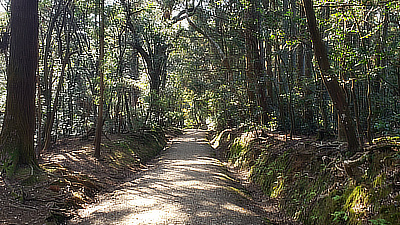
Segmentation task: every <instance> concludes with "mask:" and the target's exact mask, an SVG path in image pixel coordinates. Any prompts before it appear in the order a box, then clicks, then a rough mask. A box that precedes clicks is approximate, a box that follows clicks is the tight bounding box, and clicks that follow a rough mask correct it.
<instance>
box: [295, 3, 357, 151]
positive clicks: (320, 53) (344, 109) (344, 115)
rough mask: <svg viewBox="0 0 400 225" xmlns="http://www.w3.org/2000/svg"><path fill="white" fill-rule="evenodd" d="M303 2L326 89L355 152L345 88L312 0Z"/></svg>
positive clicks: (355, 145)
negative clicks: (332, 64)
mask: <svg viewBox="0 0 400 225" xmlns="http://www.w3.org/2000/svg"><path fill="white" fill-rule="evenodd" d="M303 4H304V10H305V13H306V16H307V23H308V29H309V32H310V35H311V39H312V41H313V46H314V54H315V56H316V58H317V61H318V65H319V68H320V70H321V77H322V80H323V82H324V84H325V87H326V89H327V90H328V93H329V95H330V97H331V99H332V102H333V104H334V106H335V107H336V109H337V110H338V111H339V120H340V121H341V122H342V124H343V126H344V128H345V129H344V132H345V136H346V139H347V144H348V151H349V152H350V153H355V152H356V151H358V150H359V142H358V139H357V135H356V131H355V129H354V125H353V124H354V123H353V118H352V116H351V114H350V108H349V106H348V103H347V101H346V95H345V93H344V90H343V88H342V87H341V86H340V85H339V82H338V80H337V77H336V76H335V75H334V74H332V70H331V68H330V63H329V60H328V54H327V51H326V48H325V44H324V43H323V41H322V38H321V36H320V33H319V30H318V27H317V21H316V18H315V12H314V8H313V3H312V0H303Z"/></svg>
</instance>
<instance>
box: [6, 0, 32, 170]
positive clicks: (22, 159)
mask: <svg viewBox="0 0 400 225" xmlns="http://www.w3.org/2000/svg"><path fill="white" fill-rule="evenodd" d="M38 24H39V23H38V0H12V1H11V23H10V27H11V43H10V61H9V65H8V68H7V99H6V114H5V117H4V122H3V129H2V132H1V139H0V140H1V141H0V166H1V165H2V167H3V168H2V169H6V170H7V171H8V172H11V173H12V172H13V169H16V168H17V167H18V166H20V165H30V166H33V167H36V166H37V161H36V157H35V150H34V131H35V86H36V69H37V64H38ZM8 169H11V171H10V170H8ZM10 175H11V174H10Z"/></svg>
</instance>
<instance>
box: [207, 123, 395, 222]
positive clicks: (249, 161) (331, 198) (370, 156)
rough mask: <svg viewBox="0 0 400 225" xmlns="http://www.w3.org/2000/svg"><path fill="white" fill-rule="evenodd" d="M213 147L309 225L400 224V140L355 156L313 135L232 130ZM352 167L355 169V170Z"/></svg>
mask: <svg viewBox="0 0 400 225" xmlns="http://www.w3.org/2000/svg"><path fill="white" fill-rule="evenodd" d="M211 144H212V145H213V147H214V148H216V149H217V152H218V154H219V155H220V156H222V157H224V158H225V160H226V161H228V162H229V163H230V164H231V165H232V166H235V167H237V168H241V169H244V170H248V171H249V173H250V179H251V181H252V182H254V183H257V184H258V185H259V186H260V187H261V188H262V190H263V192H264V193H265V195H266V197H268V198H276V199H278V202H279V206H280V207H281V208H282V209H284V210H285V212H286V213H287V215H288V216H290V217H292V218H293V219H295V220H297V221H299V222H302V223H303V224H318V225H320V224H338V225H339V224H341V225H342V224H349V225H350V224H351V225H352V224H354V225H364V224H382V225H383V224H400V194H399V193H400V152H399V148H400V145H399V143H398V142H397V139H395V138H384V139H379V140H377V143H376V145H374V146H370V147H369V148H368V149H367V151H365V152H363V153H360V154H359V155H357V156H355V157H358V158H357V160H353V161H356V162H357V163H356V164H355V165H354V166H353V167H348V166H347V167H346V165H347V164H346V163H347V162H352V161H351V160H347V161H346V160H345V157H344V156H345V155H346V154H345V150H346V146H345V144H344V143H341V142H337V141H334V140H330V141H315V139H314V138H310V137H296V138H293V139H292V140H290V138H288V137H287V136H285V135H280V134H278V133H268V132H266V131H262V130H259V129H254V128H252V129H248V128H245V127H242V128H240V129H230V130H225V131H223V132H220V133H218V134H216V135H215V137H214V138H213V140H212V141H211ZM349 168H350V169H349Z"/></svg>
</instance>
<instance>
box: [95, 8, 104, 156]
mask: <svg viewBox="0 0 400 225" xmlns="http://www.w3.org/2000/svg"><path fill="white" fill-rule="evenodd" d="M99 45H100V49H99V51H100V53H99V68H98V71H99V77H100V96H99V97H100V99H99V115H98V117H97V126H96V136H95V138H94V156H95V157H96V158H100V144H101V133H102V130H103V108H104V106H103V101H104V67H103V64H104V62H103V60H104V0H100V36H99Z"/></svg>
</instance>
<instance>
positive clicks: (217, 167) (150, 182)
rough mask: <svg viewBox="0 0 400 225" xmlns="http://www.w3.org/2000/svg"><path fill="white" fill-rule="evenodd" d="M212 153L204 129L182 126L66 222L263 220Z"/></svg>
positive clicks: (167, 222) (243, 222)
mask: <svg viewBox="0 0 400 225" xmlns="http://www.w3.org/2000/svg"><path fill="white" fill-rule="evenodd" d="M212 151H213V150H212V148H211V147H210V146H209V144H208V142H207V141H206V139H205V132H204V131H200V130H186V132H185V135H182V136H180V137H177V138H175V139H174V140H173V144H172V145H171V147H170V148H168V149H167V150H166V151H164V152H163V153H162V154H161V156H160V157H159V158H158V159H157V160H155V162H153V163H151V164H150V165H149V167H148V170H146V171H143V172H141V173H139V174H138V176H137V177H136V178H131V180H130V181H127V182H126V183H125V184H124V185H123V186H121V187H120V188H118V189H117V190H115V191H114V192H112V193H109V194H106V195H104V196H101V197H100V199H99V202H98V203H96V204H94V205H90V206H88V207H87V208H86V209H82V210H79V216H80V218H76V219H74V220H72V221H70V224H193V225H194V224H199V225H200V224H207V225H211V224H246V225H247V224H249V225H250V224H268V222H265V217H264V215H265V212H264V210H263V209H262V208H261V207H259V206H258V205H257V204H255V203H254V202H252V201H251V200H250V199H249V198H248V197H245V196H246V195H245V194H243V193H244V192H242V191H240V190H242V188H241V186H240V184H239V183H237V182H235V181H233V180H232V178H230V177H229V176H228V175H227V173H226V170H225V169H224V167H223V166H222V164H221V162H219V161H218V160H217V159H215V158H213V157H212Z"/></svg>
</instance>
